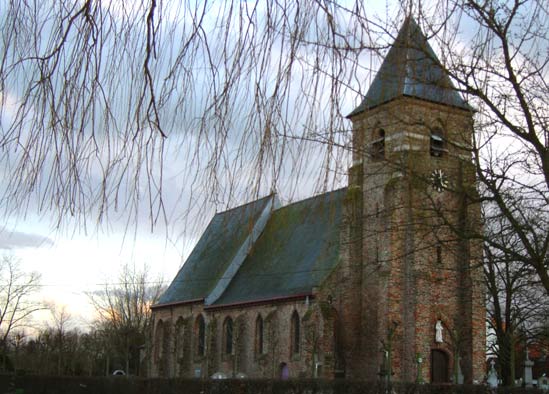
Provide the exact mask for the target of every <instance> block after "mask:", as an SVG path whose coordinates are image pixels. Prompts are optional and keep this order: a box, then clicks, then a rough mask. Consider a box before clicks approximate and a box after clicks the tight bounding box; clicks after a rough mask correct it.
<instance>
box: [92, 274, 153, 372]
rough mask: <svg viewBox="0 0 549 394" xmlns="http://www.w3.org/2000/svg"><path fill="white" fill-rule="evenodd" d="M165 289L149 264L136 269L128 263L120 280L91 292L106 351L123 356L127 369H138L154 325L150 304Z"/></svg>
mask: <svg viewBox="0 0 549 394" xmlns="http://www.w3.org/2000/svg"><path fill="white" fill-rule="evenodd" d="M162 289H163V287H162V282H161V281H158V280H152V279H151V278H150V274H149V272H148V270H147V268H146V267H144V268H143V269H142V270H136V269H135V268H131V267H130V266H128V265H125V266H124V267H123V268H122V269H121V272H120V274H119V277H118V282H117V283H111V284H106V285H105V287H104V288H103V290H101V291H98V292H94V293H90V294H88V295H89V298H90V300H91V302H92V304H93V305H94V307H95V310H96V311H97V313H98V315H99V320H98V322H97V323H98V324H97V327H96V328H97V329H98V330H99V331H101V332H102V333H103V336H104V338H105V340H106V343H107V349H106V351H108V352H109V353H110V356H111V357H113V358H116V357H118V358H120V359H121V360H122V363H123V364H122V366H121V367H123V368H124V369H125V371H126V372H127V373H137V372H138V366H139V349H140V347H142V346H143V345H145V344H146V340H147V338H148V330H149V328H150V325H151V310H150V306H151V305H152V304H154V303H155V302H156V301H157V300H158V298H159V296H160V294H161V291H162Z"/></svg>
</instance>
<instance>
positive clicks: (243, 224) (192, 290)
mask: <svg viewBox="0 0 549 394" xmlns="http://www.w3.org/2000/svg"><path fill="white" fill-rule="evenodd" d="M272 199H273V196H272V195H271V196H267V197H265V198H262V199H259V200H256V201H253V202H251V203H248V204H245V205H242V206H240V207H238V208H234V209H231V210H228V211H225V212H221V213H218V214H216V215H215V216H214V217H213V219H212V220H211V222H210V224H209V225H208V227H207V228H206V230H205V231H204V233H203V234H202V237H201V238H200V240H199V241H198V243H197V244H196V246H195V248H194V249H193V251H192V252H191V254H190V255H189V257H188V258H187V260H186V262H185V264H183V266H182V267H181V269H180V270H179V272H178V273H177V275H176V277H175V279H174V280H173V282H172V283H171V284H170V286H169V287H168V289H166V291H165V292H164V293H163V294H162V296H161V297H160V299H159V301H158V304H168V303H174V302H184V301H193V300H199V299H203V298H206V297H207V296H208V294H209V293H210V292H211V291H212V290H213V288H214V287H215V285H216V284H217V282H218V280H219V279H220V278H221V277H222V275H223V274H224V273H225V271H226V269H227V267H228V266H229V264H230V263H231V261H232V259H233V257H234V256H235V254H236V253H237V251H238V249H239V248H240V246H241V245H242V243H243V242H244V241H245V239H246V238H247V237H248V235H249V233H250V231H251V229H252V228H253V225H254V223H255V222H256V221H257V220H258V218H259V216H260V214H261V213H262V211H263V210H264V208H265V207H266V206H267V204H268V203H269V202H270V201H271V200H272Z"/></svg>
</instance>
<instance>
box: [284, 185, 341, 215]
mask: <svg viewBox="0 0 549 394" xmlns="http://www.w3.org/2000/svg"><path fill="white" fill-rule="evenodd" d="M344 189H347V186H344V187H340V188H339V189H334V190H330V191H328V192H324V193H319V194H315V195H313V196H310V197H307V198H304V199H303V200H298V201H292V202H290V203H288V204H286V205H282V206H280V207H278V208H276V209H275V211H279V210H281V209H284V208H286V207H291V206H293V205H297V204H301V203H303V202H306V201H308V200H313V199H315V198H318V197H321V196H324V195H328V194H332V193H336V192H340V191H343V190H344Z"/></svg>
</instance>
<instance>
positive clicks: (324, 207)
mask: <svg viewBox="0 0 549 394" xmlns="http://www.w3.org/2000/svg"><path fill="white" fill-rule="evenodd" d="M346 192H347V189H340V190H337V191H333V192H330V193H325V194H321V195H319V196H316V197H313V198H309V199H307V200H303V201H300V202H296V203H294V204H291V205H288V206H285V207H282V208H280V209H278V210H276V211H274V212H273V215H272V216H271V218H270V220H269V222H268V223H267V226H266V227H265V230H264V231H263V234H261V236H260V237H259V239H258V240H257V242H256V243H255V245H254V247H253V248H252V250H251V251H250V253H249V254H248V256H247V258H246V260H245V261H244V264H243V265H242V267H241V268H240V270H239V271H238V273H237V274H236V276H235V277H234V279H233V280H232V282H231V284H230V285H229V287H228V288H227V290H226V291H225V293H223V295H222V296H221V298H219V299H218V300H217V301H216V302H215V304H214V305H223V304H233V303H241V302H250V301H258V300H262V299H273V298H279V297H288V296H292V295H300V294H310V293H311V291H312V289H313V287H315V286H319V285H320V284H322V282H323V281H324V279H325V278H326V277H327V276H328V275H329V273H330V272H331V271H332V270H333V269H334V268H335V266H336V265H337V262H338V259H339V248H340V239H339V237H340V230H341V220H342V216H343V215H342V208H343V199H344V198H345V195H346Z"/></svg>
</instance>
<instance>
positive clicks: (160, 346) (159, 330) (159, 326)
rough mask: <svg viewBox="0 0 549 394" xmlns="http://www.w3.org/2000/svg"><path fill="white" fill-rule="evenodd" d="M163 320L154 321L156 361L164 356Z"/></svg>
mask: <svg viewBox="0 0 549 394" xmlns="http://www.w3.org/2000/svg"><path fill="white" fill-rule="evenodd" d="M163 350H164V322H163V321H162V320H159V321H158V323H156V335H155V338H154V358H155V361H156V362H157V363H160V360H162V358H163V357H164V351H163Z"/></svg>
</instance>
